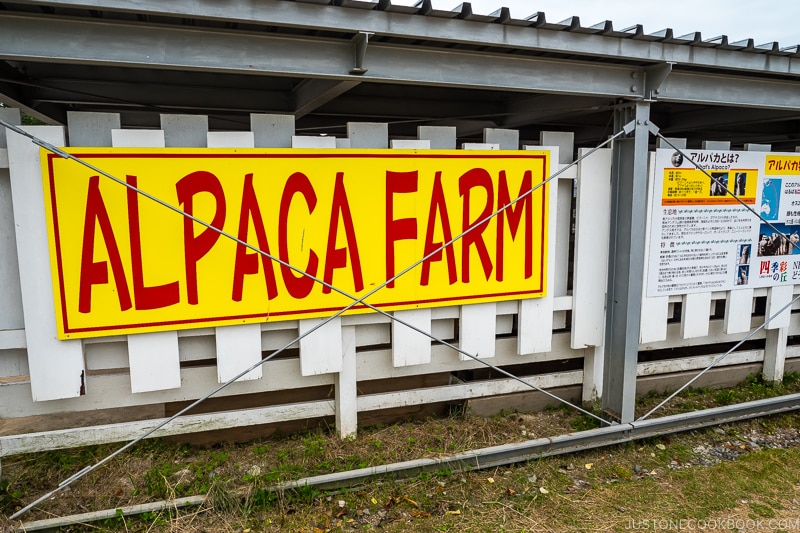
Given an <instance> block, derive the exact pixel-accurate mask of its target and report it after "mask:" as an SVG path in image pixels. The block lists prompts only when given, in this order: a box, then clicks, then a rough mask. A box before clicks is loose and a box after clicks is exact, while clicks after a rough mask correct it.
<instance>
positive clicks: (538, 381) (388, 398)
mask: <svg viewBox="0 0 800 533" xmlns="http://www.w3.org/2000/svg"><path fill="white" fill-rule="evenodd" d="M522 379H524V380H525V381H526V382H528V383H530V384H532V385H535V386H537V387H539V388H540V389H550V388H553V387H566V386H569V385H577V384H578V383H580V382H581V380H582V379H583V372H582V371H581V370H573V371H571V372H559V373H558V374H539V375H536V376H525V377H523V378H522ZM535 391H536V389H534V388H533V387H530V386H528V385H525V384H523V383H520V382H519V381H517V380H515V379H497V380H491V381H478V382H472V383H466V384H464V385H447V386H444V387H430V388H426V389H414V390H408V391H401V392H387V393H382V394H370V395H368V396H359V397H358V410H359V412H361V411H373V410H376V409H390V408H392V407H405V406H408V405H425V404H429V403H436V402H448V401H453V400H461V399H464V398H485V397H487V396H497V395H499V394H512V393H515V392H535ZM553 401H554V402H555V401H556V400H553Z"/></svg>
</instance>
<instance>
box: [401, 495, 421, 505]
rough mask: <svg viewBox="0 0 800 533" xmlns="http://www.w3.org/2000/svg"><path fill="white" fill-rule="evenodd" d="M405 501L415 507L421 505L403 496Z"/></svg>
mask: <svg viewBox="0 0 800 533" xmlns="http://www.w3.org/2000/svg"><path fill="white" fill-rule="evenodd" d="M403 500H405V501H407V502H408V503H410V504H411V505H413V506H414V507H419V504H418V503H417V502H415V501H414V500H412V499H411V498H409V497H408V496H403Z"/></svg>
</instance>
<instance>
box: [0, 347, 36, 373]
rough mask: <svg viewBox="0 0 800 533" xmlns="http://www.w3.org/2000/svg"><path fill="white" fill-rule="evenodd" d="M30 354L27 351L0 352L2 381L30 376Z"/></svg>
mask: <svg viewBox="0 0 800 533" xmlns="http://www.w3.org/2000/svg"><path fill="white" fill-rule="evenodd" d="M29 372H30V371H29V369H28V354H27V353H26V351H25V350H18V349H17V350H2V351H0V379H2V378H23V377H27V376H28V374H29Z"/></svg>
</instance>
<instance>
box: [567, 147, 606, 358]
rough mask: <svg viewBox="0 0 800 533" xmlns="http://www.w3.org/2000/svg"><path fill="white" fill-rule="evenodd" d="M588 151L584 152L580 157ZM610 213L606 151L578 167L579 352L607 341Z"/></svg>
mask: <svg viewBox="0 0 800 533" xmlns="http://www.w3.org/2000/svg"><path fill="white" fill-rule="evenodd" d="M588 151H589V150H588V149H585V148H583V149H581V150H580V154H579V155H581V156H583V155H584V154H586V153H587V152H588ZM610 212H611V150H610V149H607V148H606V149H602V150H598V151H597V152H595V153H594V154H592V155H591V156H589V157H588V158H586V159H584V160H583V161H582V162H581V163H579V164H578V180H577V198H576V203H575V266H574V270H573V272H574V274H573V278H572V296H573V298H572V337H571V341H570V344H571V346H572V347H573V348H575V349H579V348H584V347H586V346H600V345H602V344H603V341H604V339H603V336H604V334H605V308H606V291H607V287H606V285H607V281H606V280H607V273H608V236H609V227H610V216H609V213H610Z"/></svg>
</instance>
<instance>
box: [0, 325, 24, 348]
mask: <svg viewBox="0 0 800 533" xmlns="http://www.w3.org/2000/svg"><path fill="white" fill-rule="evenodd" d="M27 346H28V342H27V340H25V330H24V329H0V350H14V349H20V350H22V349H24V348H26V347H27Z"/></svg>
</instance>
